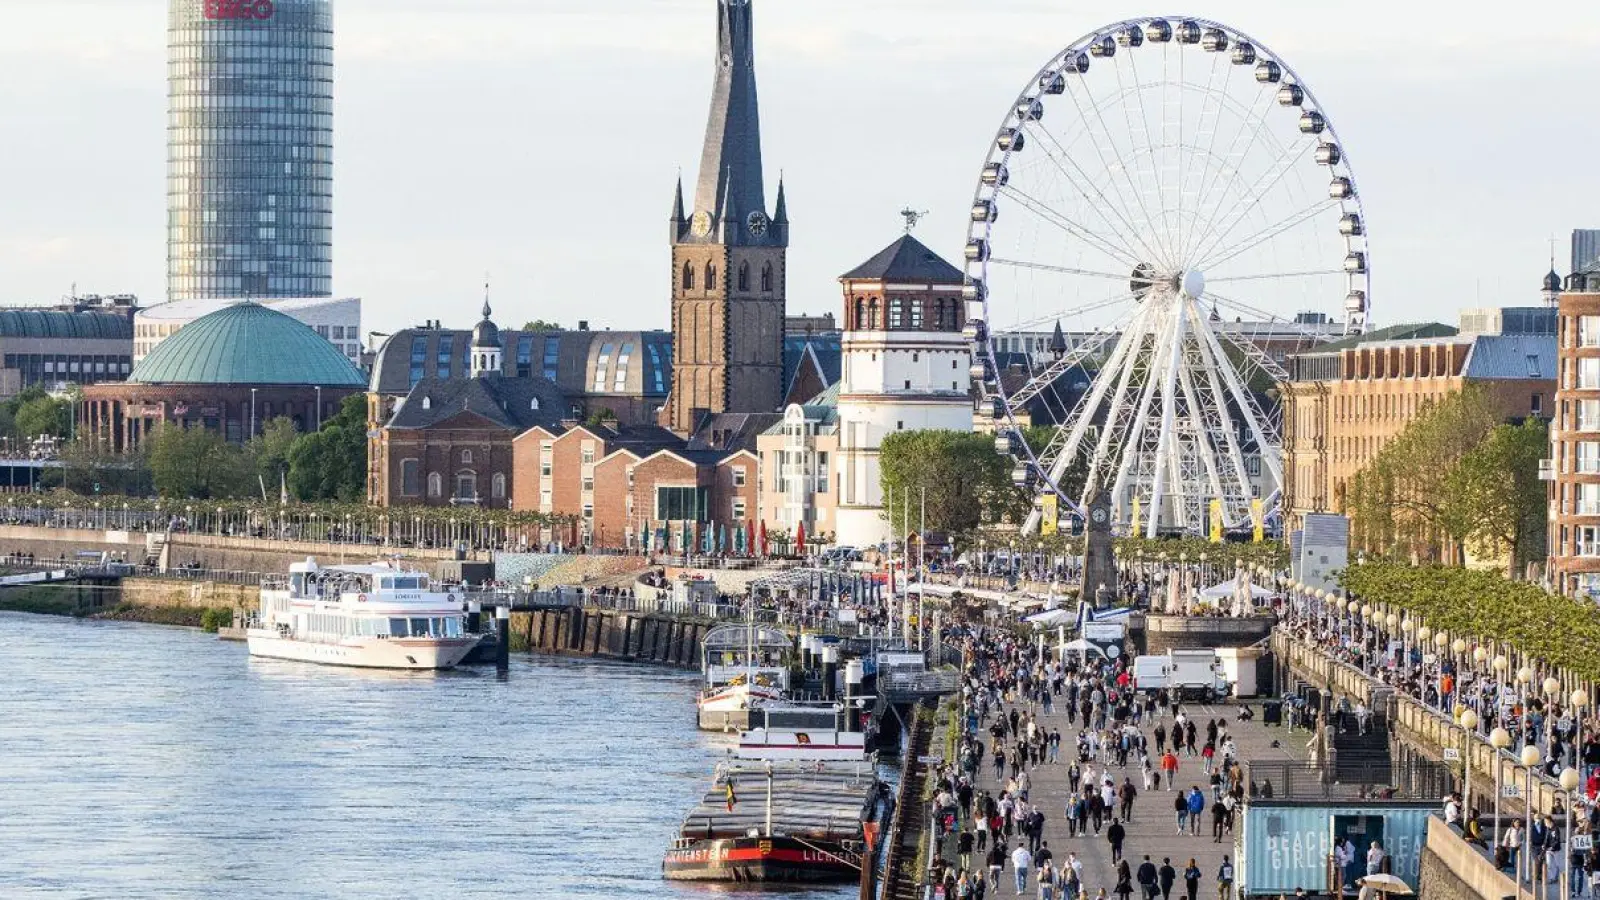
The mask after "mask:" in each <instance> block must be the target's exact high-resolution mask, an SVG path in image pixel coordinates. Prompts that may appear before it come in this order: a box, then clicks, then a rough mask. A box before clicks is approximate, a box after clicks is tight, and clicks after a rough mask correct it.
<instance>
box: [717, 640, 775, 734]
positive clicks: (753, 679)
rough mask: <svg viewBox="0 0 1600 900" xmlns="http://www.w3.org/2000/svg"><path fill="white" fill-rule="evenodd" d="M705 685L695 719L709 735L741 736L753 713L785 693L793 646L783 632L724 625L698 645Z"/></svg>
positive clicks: (750, 721)
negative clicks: (722, 732)
mask: <svg viewBox="0 0 1600 900" xmlns="http://www.w3.org/2000/svg"><path fill="white" fill-rule="evenodd" d="M700 654H701V660H700V662H701V667H700V668H701V675H702V678H703V686H702V690H701V692H700V698H699V702H698V710H697V719H698V722H699V725H700V727H701V728H702V729H705V730H707V731H743V730H744V729H746V728H749V727H750V726H751V724H752V720H753V715H752V713H753V711H754V710H757V709H759V708H760V707H761V706H762V705H763V704H766V703H771V702H774V701H777V700H781V699H783V698H784V697H785V696H787V694H788V689H789V666H790V665H791V663H792V662H793V657H794V641H793V640H792V639H791V638H790V637H789V635H787V634H785V633H784V632H783V630H782V629H779V628H770V627H762V626H758V625H755V624H744V625H722V626H719V627H717V628H713V629H711V630H710V631H709V632H707V633H706V635H705V637H703V638H701V640H700Z"/></svg>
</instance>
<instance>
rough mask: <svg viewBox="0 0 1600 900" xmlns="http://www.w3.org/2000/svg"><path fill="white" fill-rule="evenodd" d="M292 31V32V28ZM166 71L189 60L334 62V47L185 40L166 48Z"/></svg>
mask: <svg viewBox="0 0 1600 900" xmlns="http://www.w3.org/2000/svg"><path fill="white" fill-rule="evenodd" d="M290 33H291V34H293V32H290ZM167 60H168V62H167V71H168V72H171V71H173V70H174V69H176V68H178V67H179V66H181V65H184V64H187V63H211V62H228V61H246V60H264V61H267V62H322V63H328V64H329V65H332V63H333V48H332V47H331V46H328V45H325V44H324V45H318V44H316V43H314V42H303V43H299V44H293V45H291V44H287V43H285V44H275V45H271V46H266V47H262V46H259V45H255V44H234V43H229V42H227V41H207V42H204V43H183V44H177V45H174V46H172V47H171V48H170V49H169V50H168V52H167Z"/></svg>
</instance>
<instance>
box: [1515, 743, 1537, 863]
mask: <svg viewBox="0 0 1600 900" xmlns="http://www.w3.org/2000/svg"><path fill="white" fill-rule="evenodd" d="M1542 758H1543V754H1541V753H1540V752H1539V748H1538V747H1536V746H1534V745H1533V744H1529V745H1528V746H1526V747H1523V748H1522V772H1523V779H1522V781H1523V793H1522V852H1521V853H1519V854H1517V883H1518V884H1519V885H1520V884H1521V883H1522V877H1523V875H1524V874H1526V875H1527V876H1528V878H1529V881H1530V882H1531V881H1532V876H1533V858H1532V852H1533V838H1532V837H1531V836H1530V835H1529V834H1528V832H1529V831H1531V830H1532V829H1533V768H1534V766H1537V765H1538V764H1539V761H1540V759H1542Z"/></svg>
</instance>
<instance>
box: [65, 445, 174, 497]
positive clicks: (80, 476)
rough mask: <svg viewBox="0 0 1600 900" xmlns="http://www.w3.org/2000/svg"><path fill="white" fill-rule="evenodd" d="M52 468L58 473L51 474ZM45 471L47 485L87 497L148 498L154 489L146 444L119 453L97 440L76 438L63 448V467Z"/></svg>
mask: <svg viewBox="0 0 1600 900" xmlns="http://www.w3.org/2000/svg"><path fill="white" fill-rule="evenodd" d="M52 471H54V472H55V473H56V475H55V476H52V475H50V474H48V473H50V472H52ZM45 472H46V474H45V475H43V476H41V477H42V478H43V479H44V483H45V484H47V485H49V486H51V487H64V488H66V489H67V490H69V491H74V492H76V493H79V494H83V495H86V496H94V495H105V494H122V495H126V496H131V497H144V496H147V495H149V494H150V493H151V491H152V490H153V486H152V484H151V481H150V460H149V456H148V454H146V452H145V449H144V447H142V446H141V447H139V448H138V449H135V450H133V451H131V452H128V453H117V452H114V451H112V450H108V449H106V448H104V447H100V446H98V445H96V444H94V443H93V442H89V441H74V442H73V443H70V444H67V445H66V446H65V447H64V448H62V450H61V468H60V469H56V470H49V469H47V470H45ZM97 486H98V489H97Z"/></svg>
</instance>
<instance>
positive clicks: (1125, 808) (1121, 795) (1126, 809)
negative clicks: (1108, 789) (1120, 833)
mask: <svg viewBox="0 0 1600 900" xmlns="http://www.w3.org/2000/svg"><path fill="white" fill-rule="evenodd" d="M1137 796H1139V789H1138V788H1136V787H1134V786H1133V779H1132V778H1124V779H1122V787H1121V788H1120V789H1119V790H1118V791H1117V799H1118V800H1120V801H1121V806H1122V821H1124V822H1132V821H1133V798H1135V797H1137Z"/></svg>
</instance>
